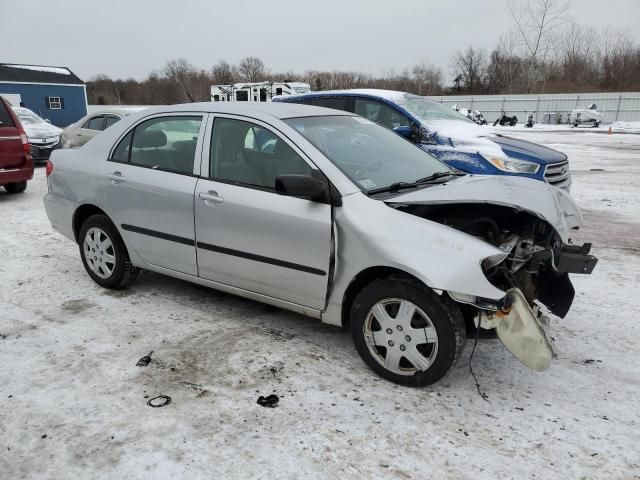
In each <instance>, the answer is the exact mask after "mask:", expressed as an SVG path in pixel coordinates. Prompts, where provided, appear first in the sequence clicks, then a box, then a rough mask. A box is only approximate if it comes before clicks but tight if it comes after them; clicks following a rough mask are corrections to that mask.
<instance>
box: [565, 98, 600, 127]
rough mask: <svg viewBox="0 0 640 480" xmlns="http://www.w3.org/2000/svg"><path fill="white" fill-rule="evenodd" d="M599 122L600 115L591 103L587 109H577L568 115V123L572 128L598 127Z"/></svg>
mask: <svg viewBox="0 0 640 480" xmlns="http://www.w3.org/2000/svg"><path fill="white" fill-rule="evenodd" d="M601 121H602V114H601V113H600V112H599V111H598V107H597V106H596V104H595V103H592V104H591V105H589V106H588V107H587V108H577V109H575V110H573V111H572V112H571V113H570V114H569V123H571V124H572V125H573V126H574V127H577V126H578V125H585V124H590V125H593V126H594V127H599V126H600V122H601Z"/></svg>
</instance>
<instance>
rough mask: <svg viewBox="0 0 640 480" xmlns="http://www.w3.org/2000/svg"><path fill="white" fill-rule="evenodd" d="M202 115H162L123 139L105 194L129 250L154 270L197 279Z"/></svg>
mask: <svg viewBox="0 0 640 480" xmlns="http://www.w3.org/2000/svg"><path fill="white" fill-rule="evenodd" d="M204 123H205V122H204V121H203V114H202V113H193V114H191V113H181V114H180V115H173V114H171V115H169V114H162V115H156V116H153V117H150V118H146V119H145V120H143V121H141V122H140V123H138V124H137V125H135V127H133V128H132V129H130V130H129V131H128V132H127V134H126V135H124V136H123V137H121V140H120V141H119V143H117V145H116V147H115V148H114V149H113V151H112V153H111V155H110V158H109V160H108V161H106V162H104V171H103V175H104V178H103V182H102V185H103V190H104V193H105V196H106V198H107V201H108V204H109V206H110V213H111V215H112V218H113V220H114V222H115V223H116V224H117V226H118V228H119V229H120V231H121V233H122V234H123V236H124V237H125V238H126V240H127V242H128V245H129V246H130V247H132V248H133V249H134V250H135V251H136V253H137V254H138V255H139V256H140V257H141V258H142V259H143V260H144V261H145V262H148V263H150V264H152V265H155V266H158V267H163V268H167V269H170V270H175V271H177V272H182V273H187V274H189V275H197V266H196V257H195V240H194V239H195V232H194V226H193V194H194V190H195V186H196V181H197V177H196V175H195V174H194V172H195V171H198V172H199V171H200V155H199V152H200V151H201V143H202V142H201V139H202V131H203V128H204V127H203V125H204Z"/></svg>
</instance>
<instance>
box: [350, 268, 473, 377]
mask: <svg viewBox="0 0 640 480" xmlns="http://www.w3.org/2000/svg"><path fill="white" fill-rule="evenodd" d="M350 321H351V335H352V337H353V342H354V343H355V346H356V349H357V350H358V353H359V354H360V356H361V357H362V359H363V360H364V361H365V363H366V364H367V365H368V366H369V367H370V368H371V369H372V370H373V371H375V372H376V373H377V374H378V375H380V376H381V377H383V378H386V379H387V380H391V381H392V382H395V383H399V384H402V385H408V386H412V387H423V386H426V385H430V384H432V383H435V382H437V381H438V380H440V379H441V378H442V377H443V376H444V375H445V374H446V373H447V371H448V370H449V369H450V368H451V366H452V365H453V364H454V363H455V361H456V360H457V359H458V356H459V355H460V352H462V347H463V346H464V342H465V339H466V335H465V324H464V319H463V317H462V314H461V313H460V310H459V309H458V307H457V305H455V303H453V301H452V300H450V299H449V298H448V297H447V296H444V295H441V296H438V295H437V294H435V293H434V292H433V291H432V290H430V289H429V288H427V287H425V286H424V285H423V284H421V283H420V282H418V281H416V280H413V279H410V278H405V277H400V278H388V279H382V280H376V281H374V282H372V283H371V284H369V285H368V286H366V287H365V288H364V289H363V290H362V291H361V292H360V294H358V296H357V297H356V299H355V301H354V303H353V307H352V308H351V319H350Z"/></svg>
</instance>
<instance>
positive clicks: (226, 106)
mask: <svg viewBox="0 0 640 480" xmlns="http://www.w3.org/2000/svg"><path fill="white" fill-rule="evenodd" d="M179 112H203V113H229V114H235V115H247V116H250V117H265V116H270V117H275V118H279V119H285V118H298V117H324V116H327V115H334V116H335V115H345V116H353V113H350V112H343V111H341V110H332V109H330V108H324V107H314V106H311V105H300V104H296V103H277V102H256V103H253V102H247V103H244V102H240V103H239V102H202V103H182V104H179V105H166V106H162V107H151V108H148V109H145V110H144V114H145V115H153V114H156V113H179Z"/></svg>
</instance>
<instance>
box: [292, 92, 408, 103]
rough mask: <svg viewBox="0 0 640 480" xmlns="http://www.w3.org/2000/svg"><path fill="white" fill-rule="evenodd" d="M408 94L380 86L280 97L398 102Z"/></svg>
mask: <svg viewBox="0 0 640 480" xmlns="http://www.w3.org/2000/svg"><path fill="white" fill-rule="evenodd" d="M407 95H411V94H410V93H408V92H400V91H397V90H383V89H379V88H352V89H349V90H323V91H321V92H311V93H303V94H300V95H287V96H285V97H280V98H282V100H284V101H286V99H288V98H292V99H293V98H316V97H373V98H380V99H383V100H387V101H389V102H394V103H396V102H398V101H400V100H402V99H403V98H404V97H405V96H407Z"/></svg>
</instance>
